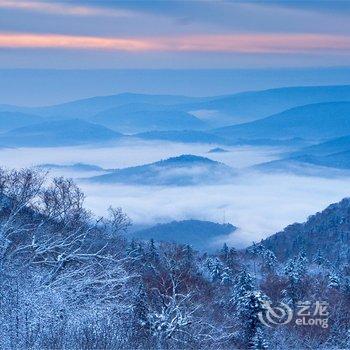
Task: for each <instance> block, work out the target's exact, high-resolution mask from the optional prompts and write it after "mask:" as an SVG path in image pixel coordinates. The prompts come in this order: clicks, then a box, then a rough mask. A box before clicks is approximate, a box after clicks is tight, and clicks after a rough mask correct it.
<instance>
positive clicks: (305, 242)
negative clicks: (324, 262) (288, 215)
mask: <svg viewBox="0 0 350 350" xmlns="http://www.w3.org/2000/svg"><path fill="white" fill-rule="evenodd" d="M263 244H264V246H266V247H267V248H268V249H271V250H272V251H273V252H274V253H275V254H276V256H277V257H278V258H280V259H282V260H285V259H288V258H290V257H292V256H294V255H296V254H298V253H300V252H304V253H305V254H306V255H307V256H308V257H309V258H313V257H315V256H316V255H320V254H321V255H322V256H323V257H325V258H327V259H328V260H330V261H332V262H333V263H337V264H339V263H341V262H342V263H345V262H348V261H349V259H350V199H349V198H345V199H343V200H342V201H340V202H339V203H335V204H332V205H330V206H329V207H328V208H326V209H325V210H323V211H322V212H319V213H317V214H315V215H312V216H310V217H309V218H308V220H307V221H306V222H305V223H302V224H300V223H295V224H293V225H289V226H287V227H286V228H285V229H284V230H283V231H282V232H278V233H276V234H274V235H273V236H271V237H269V238H267V239H266V240H264V241H263Z"/></svg>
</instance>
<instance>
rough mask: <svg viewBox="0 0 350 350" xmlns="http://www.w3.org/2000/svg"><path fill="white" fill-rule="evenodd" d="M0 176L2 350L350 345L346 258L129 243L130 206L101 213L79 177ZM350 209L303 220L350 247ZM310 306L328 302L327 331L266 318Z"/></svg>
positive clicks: (349, 286) (23, 172) (11, 173)
mask: <svg viewBox="0 0 350 350" xmlns="http://www.w3.org/2000/svg"><path fill="white" fill-rule="evenodd" d="M0 183H1V186H0V199H1V203H0V204H1V207H0V291H1V299H0V301H1V302H0V348H1V349H62V350H63V349H108V350H109V349H125V350H129V349H157V350H163V349H173V350H175V349H176V350H178V349H218V348H219V349H224V350H226V349H227V350H228V349H276V350H280V349H304V348H308V349H316V348H317V349H324V350H326V349H347V348H349V346H350V341H349V337H348V330H349V326H350V324H349V322H350V321H349V318H348V317H347V315H349V313H350V303H349V300H350V292H349V291H350V278H349V268H348V264H346V263H343V262H342V260H341V259H340V261H339V262H338V261H335V262H334V263H333V262H332V261H328V263H327V264H326V263H324V260H317V261H313V260H311V259H308V258H307V256H306V255H305V254H304V253H299V254H297V255H296V256H293V257H291V258H290V259H288V260H287V261H285V262H279V261H278V260H277V259H276V256H275V254H274V253H273V252H272V251H271V250H269V249H267V248H266V247H265V246H264V245H254V246H252V247H250V248H249V249H247V251H237V250H235V249H234V248H233V247H228V246H227V245H224V246H223V248H222V249H221V250H220V251H218V252H217V253H216V254H203V253H198V252H196V251H195V250H194V249H193V248H192V247H191V246H189V245H178V244H171V243H159V242H155V241H153V240H150V241H143V240H139V241H135V240H130V241H129V240H128V239H127V238H128V227H129V225H130V220H129V219H128V217H127V216H126V215H125V214H124V213H123V212H122V210H121V209H113V208H110V209H109V211H108V216H107V217H105V218H100V217H99V218H96V217H94V216H93V215H92V214H91V213H90V212H89V211H87V210H85V209H84V205H83V204H84V203H83V201H84V194H83V193H82V192H81V190H80V189H79V188H78V187H77V186H76V185H75V184H74V183H73V182H72V180H69V179H64V178H55V179H53V180H49V179H45V178H44V177H43V176H42V175H41V173H39V172H37V171H35V170H26V169H24V170H21V171H6V170H1V171H0ZM348 208H349V200H344V201H342V202H341V203H340V204H336V205H333V206H331V207H329V208H328V209H326V211H325V212H323V213H321V214H317V215H315V216H314V217H313V218H312V219H310V220H309V222H308V224H305V225H304V226H303V225H299V226H295V225H294V227H304V231H305V232H308V229H307V228H310V229H311V228H312V227H313V228H314V230H313V231H312V232H313V233H316V231H320V232H322V234H323V236H322V239H320V241H321V240H322V244H321V243H320V244H319V246H322V245H323V246H326V245H327V246H328V248H329V249H330V252H332V251H333V250H332V249H333V248H332V249H331V247H332V244H333V243H334V242H337V240H339V239H340V240H342V242H343V244H344V245H345V244H348V241H346V240H343V238H339V237H343V236H342V235H343V233H346V232H347V228H348V222H349V220H348ZM299 231H300V232H304V231H302V230H300V228H299ZM295 232H296V229H295ZM282 235H283V234H282V233H281V234H279V235H277V236H276V237H278V239H279V237H280V236H282ZM326 239H328V241H326ZM267 242H269V241H268V240H267ZM286 242H287V244H289V243H290V242H292V240H291V239H290V240H289V241H286ZM276 247H280V245H276ZM303 248H304V249H305V250H307V249H310V250H311V252H314V251H315V248H314V247H312V245H311V244H306V245H304V246H303ZM297 251H298V249H296V248H295V249H294V248H293V251H288V254H293V253H294V252H297ZM282 252H283V250H282ZM277 253H278V254H279V251H277ZM307 254H311V253H309V252H307ZM300 301H308V302H311V303H312V305H314V304H315V303H316V302H317V301H324V302H327V303H328V304H329V309H328V311H329V315H328V316H327V319H325V321H326V322H327V324H326V326H327V327H326V328H321V326H313V327H300V326H297V325H296V324H295V323H293V321H291V322H290V323H288V324H281V325H280V326H279V327H267V326H265V325H264V324H263V323H261V321H260V319H259V314H261V313H265V312H266V302H273V303H274V304H276V305H278V303H280V302H283V303H284V304H285V305H288V307H289V308H291V309H294V308H296V305H297V303H298V302H300ZM339 310H341V311H342V312H339Z"/></svg>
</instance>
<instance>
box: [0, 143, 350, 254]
mask: <svg viewBox="0 0 350 350" xmlns="http://www.w3.org/2000/svg"><path fill="white" fill-rule="evenodd" d="M213 147H214V146H213V145H208V144H182V143H172V142H159V141H154V142H153V141H135V140H132V141H121V142H118V143H114V144H110V145H105V146H101V147H97V146H85V147H83V146H81V147H58V148H4V149H2V150H1V152H0V161H1V164H3V165H4V166H5V167H8V168H13V167H14V168H22V167H31V166H38V165H41V164H47V163H49V164H56V165H72V164H75V163H85V164H93V165H98V166H100V167H102V168H104V169H118V168H125V167H131V166H137V165H143V164H146V163H152V162H155V161H158V160H160V159H166V158H169V157H174V156H179V155H181V154H194V155H198V156H202V157H208V158H210V159H212V160H215V161H218V162H223V163H225V164H226V165H228V166H230V167H232V168H233V169H235V170H236V171H237V175H236V176H234V177H233V178H230V179H226V181H222V182H219V183H217V184H215V185H207V184H198V185H194V186H144V185H129V184H117V183H115V184H99V183H89V182H88V181H86V178H88V177H92V176H96V175H101V174H104V173H105V172H104V171H103V170H101V171H96V170H93V171H80V170H78V171H76V170H72V169H69V168H67V169H65V168H60V169H52V170H50V173H49V176H65V177H72V178H74V179H75V180H76V182H77V183H78V184H79V186H80V187H81V188H82V189H83V191H84V193H85V194H86V205H87V207H88V208H89V209H91V210H92V211H93V212H94V213H95V214H96V215H104V214H105V212H106V210H107V208H108V207H109V206H110V205H112V206H114V207H122V208H123V210H124V211H125V212H126V213H127V214H128V215H129V217H130V218H131V219H132V221H133V223H134V226H135V227H139V226H148V225H153V224H156V223H165V222H169V221H172V220H184V219H197V220H209V221H214V222H218V223H226V222H229V223H231V224H233V225H235V226H237V227H238V230H237V231H235V232H233V233H232V234H231V235H229V236H225V237H223V238H222V239H221V238H219V239H218V240H217V241H215V242H212V243H213V247H216V246H219V245H221V244H222V243H223V241H226V242H227V243H230V244H232V245H234V246H236V247H244V246H247V245H249V244H251V243H252V241H259V240H260V239H262V238H265V237H267V236H269V235H271V234H273V233H275V232H277V231H279V230H281V229H283V228H284V227H285V226H287V225H289V224H290V223H293V222H296V221H297V222H302V221H305V220H306V219H307V217H308V216H309V215H311V214H313V213H315V212H317V211H319V210H321V209H323V208H324V207H326V206H327V205H328V204H329V203H332V202H336V201H339V200H340V199H342V198H343V197H346V196H347V195H348V193H347V187H348V183H349V177H348V175H347V174H346V173H341V172H339V173H338V176H316V175H312V176H311V175H302V174H293V173H290V172H281V171H280V172H270V173H267V172H262V171H258V170H256V169H254V168H252V167H253V166H254V165H256V164H260V163H265V162H269V161H273V160H276V159H279V157H280V156H281V155H282V154H284V153H285V152H286V151H288V149H286V148H276V147H251V146H244V147H225V149H226V150H227V151H228V152H223V153H208V151H209V150H210V149H212V148H213ZM314 174H316V172H314ZM223 180H225V179H223Z"/></svg>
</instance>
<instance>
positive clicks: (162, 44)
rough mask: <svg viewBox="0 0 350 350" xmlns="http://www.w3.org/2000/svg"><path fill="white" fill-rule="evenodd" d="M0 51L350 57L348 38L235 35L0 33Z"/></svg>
mask: <svg viewBox="0 0 350 350" xmlns="http://www.w3.org/2000/svg"><path fill="white" fill-rule="evenodd" d="M0 48H13V49H16V48H31V49H35V48H47V49H50V48H55V49H86V50H100V51H135V52H142V51H143V52H145V51H158V52H162V51H164V52H165V51H168V52H228V53H229V52H232V53H312V52H332V51H334V50H335V51H343V52H349V53H350V37H347V36H339V35H323V34H235V35H194V36H183V37H156V38H109V37H93V36H73V35H56V34H18V33H0Z"/></svg>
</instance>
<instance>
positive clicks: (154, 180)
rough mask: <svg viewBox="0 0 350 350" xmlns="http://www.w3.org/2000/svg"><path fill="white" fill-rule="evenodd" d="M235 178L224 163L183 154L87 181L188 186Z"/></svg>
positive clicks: (118, 170)
mask: <svg viewBox="0 0 350 350" xmlns="http://www.w3.org/2000/svg"><path fill="white" fill-rule="evenodd" d="M234 175H235V171H234V170H233V169H232V168H230V167H229V166H227V165H225V164H223V163H219V162H216V161H213V160H211V159H209V158H205V157H199V156H195V155H191V154H186V155H181V156H178V157H172V158H168V159H165V160H160V161H158V162H155V163H150V164H145V165H139V166H135V167H130V168H124V169H117V170H115V171H113V172H111V173H109V174H105V175H100V176H94V177H91V178H90V179H89V180H90V181H92V182H98V183H126V184H134V185H157V186H188V185H196V184H210V183H218V182H219V181H223V180H225V181H227V180H228V179H229V178H231V177H232V176H234Z"/></svg>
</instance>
